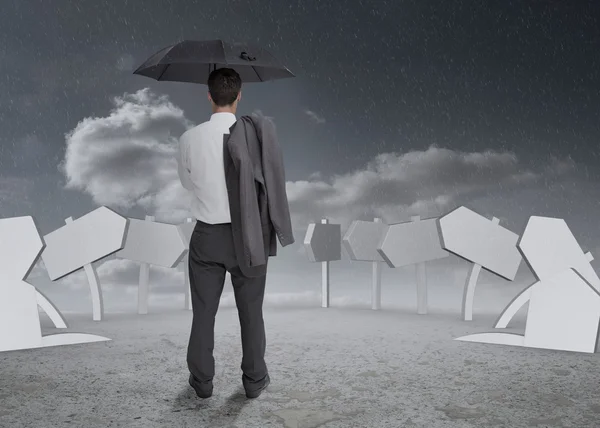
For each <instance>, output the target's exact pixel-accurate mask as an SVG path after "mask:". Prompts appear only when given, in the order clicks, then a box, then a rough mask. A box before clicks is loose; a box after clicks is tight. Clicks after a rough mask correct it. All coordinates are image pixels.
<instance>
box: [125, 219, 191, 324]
mask: <svg viewBox="0 0 600 428" xmlns="http://www.w3.org/2000/svg"><path fill="white" fill-rule="evenodd" d="M185 247H186V246H185V243H184V242H183V239H182V237H181V235H180V232H179V228H178V227H177V226H176V225H174V224H167V223H157V222H155V221H154V216H146V220H145V221H144V220H139V219H134V218H130V219H129V228H128V230H127V236H126V238H125V246H124V247H123V249H122V250H120V251H118V252H117V253H116V256H117V257H118V258H121V259H128V260H133V261H136V262H139V263H140V280H139V288H138V314H141V315H143V314H147V313H148V294H149V279H150V265H156V266H162V267H168V268H174V267H176V266H177V265H178V264H179V263H181V260H182V259H183V257H184V256H185V253H186V251H187V250H186V248H185Z"/></svg>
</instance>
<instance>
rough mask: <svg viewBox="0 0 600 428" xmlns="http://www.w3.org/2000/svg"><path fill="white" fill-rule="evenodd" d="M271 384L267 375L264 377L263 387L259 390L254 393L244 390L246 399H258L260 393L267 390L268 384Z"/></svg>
mask: <svg viewBox="0 0 600 428" xmlns="http://www.w3.org/2000/svg"><path fill="white" fill-rule="evenodd" d="M270 383H271V378H270V377H269V375H267V376H266V379H265V384H264V385H263V386H261V387H260V388H258V389H257V390H255V391H248V390H246V397H248V398H258V397H260V394H262V392H263V391H264V390H265V389H267V386H269V384H270Z"/></svg>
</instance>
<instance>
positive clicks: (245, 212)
mask: <svg viewBox="0 0 600 428" xmlns="http://www.w3.org/2000/svg"><path fill="white" fill-rule="evenodd" d="M229 131H230V134H229V135H227V134H225V136H224V144H223V150H224V155H225V156H224V163H225V179H226V182H227V193H228V196H229V208H230V212H231V227H232V231H233V240H234V247H235V252H236V257H237V260H238V263H239V266H240V269H241V271H242V273H243V274H244V275H246V276H248V277H256V276H261V275H264V274H266V271H267V261H268V258H269V256H275V255H277V241H276V237H277V238H279V242H280V244H281V246H282V247H285V246H287V245H290V244H293V243H294V236H293V233H292V221H291V218H290V209H289V205H288V199H287V194H286V191H285V171H284V167H283V156H282V154H281V149H280V148H279V144H278V143H277V136H276V132H275V125H274V124H273V122H271V121H270V120H269V119H266V118H264V117H259V116H256V115H252V116H242V117H241V118H240V119H239V120H238V121H237V122H236V123H235V124H234V125H233V126H232V127H231V128H230V129H229Z"/></svg>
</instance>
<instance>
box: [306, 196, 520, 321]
mask: <svg viewBox="0 0 600 428" xmlns="http://www.w3.org/2000/svg"><path fill="white" fill-rule="evenodd" d="M340 236H341V225H339V224H329V223H328V220H327V219H323V221H322V223H321V224H318V223H313V224H311V225H309V228H308V231H307V233H306V237H305V240H304V246H305V249H306V252H307V255H308V258H309V260H310V261H312V262H321V263H323V266H324V267H323V270H324V271H327V276H326V275H323V280H322V289H323V291H322V295H323V296H329V275H328V272H329V262H331V261H336V260H341V246H342V244H343V246H344V248H345V249H346V251H347V253H348V255H349V256H350V259H351V260H355V261H368V262H372V263H373V286H372V297H371V300H372V308H373V309H380V307H381V271H380V265H381V262H385V263H386V264H387V265H388V266H389V267H391V268H399V267H403V266H409V265H416V278H417V313H419V314H425V313H427V276H426V269H425V266H426V265H425V263H427V262H429V261H433V260H437V259H441V258H444V257H448V256H449V255H450V253H453V254H455V255H457V256H458V257H461V258H463V259H465V260H467V261H468V262H471V263H472V266H471V269H470V271H469V274H468V275H467V279H466V283H465V292H464V297H463V305H462V314H463V318H464V319H465V320H467V321H468V320H472V319H473V298H474V293H475V286H476V284H477V279H478V276H479V273H480V272H481V269H482V268H484V269H486V270H488V271H490V272H492V273H494V274H496V275H498V276H500V277H502V278H504V279H507V280H509V281H512V280H514V278H515V276H516V274H517V271H518V269H519V265H520V263H521V260H522V256H521V254H520V253H519V250H518V249H517V245H516V244H517V241H518V239H519V236H518V235H517V234H516V233H513V232H511V231H510V230H508V229H506V228H504V227H502V226H500V225H499V220H498V219H497V218H495V217H494V218H493V219H492V220H489V219H487V218H485V217H483V216H481V215H479V214H477V213H476V212H474V211H471V210H470V209H468V208H466V207H464V206H461V207H459V208H457V209H455V210H453V211H450V212H449V213H447V214H446V215H444V216H443V217H440V218H430V219H424V220H421V219H420V217H419V216H413V217H412V218H411V221H408V222H402V223H394V224H389V225H387V224H383V223H382V222H381V221H380V219H375V221H373V222H369V221H362V220H356V221H354V222H352V224H351V225H350V227H349V228H348V230H347V232H346V233H345V235H344V237H343V239H341V240H340ZM322 306H323V307H327V306H329V300H328V297H327V298H325V297H324V298H323V302H322Z"/></svg>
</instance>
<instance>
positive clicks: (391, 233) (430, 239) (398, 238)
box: [377, 218, 449, 268]
mask: <svg viewBox="0 0 600 428" xmlns="http://www.w3.org/2000/svg"><path fill="white" fill-rule="evenodd" d="M436 222H437V218H430V219H426V220H420V221H409V222H405V223H396V224H390V225H389V228H388V230H387V232H386V234H385V236H384V237H383V239H382V240H381V242H380V243H379V245H378V248H377V252H378V253H379V254H381V257H382V258H383V260H385V262H386V263H387V264H388V266H389V267H391V268H398V267H402V266H408V265H412V264H416V263H422V262H428V261H431V260H437V259H442V258H444V257H448V256H449V254H448V252H446V251H445V250H444V249H442V246H441V243H440V236H439V233H438V228H437V223H436Z"/></svg>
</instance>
